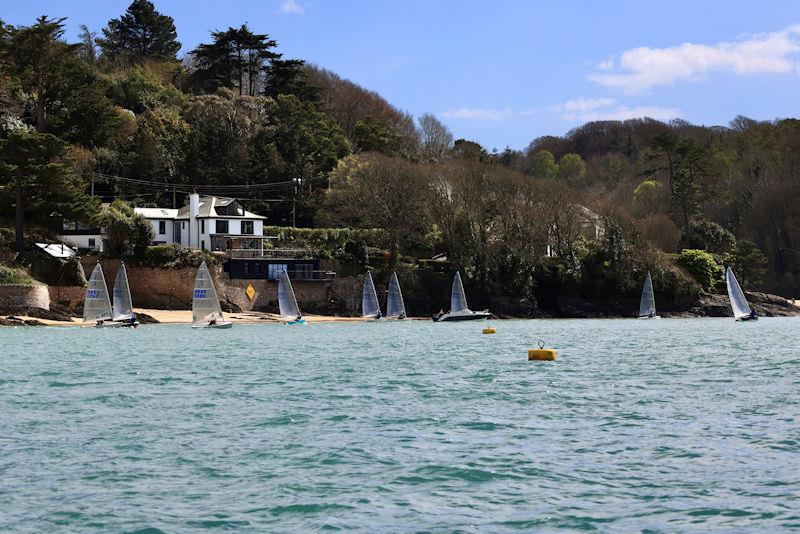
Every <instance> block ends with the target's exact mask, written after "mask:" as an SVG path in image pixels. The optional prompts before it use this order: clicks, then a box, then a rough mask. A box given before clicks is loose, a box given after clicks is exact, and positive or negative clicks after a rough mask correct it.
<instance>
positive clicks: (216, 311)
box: [192, 262, 233, 328]
mask: <svg viewBox="0 0 800 534" xmlns="http://www.w3.org/2000/svg"><path fill="white" fill-rule="evenodd" d="M232 326H233V323H232V322H230V321H226V320H225V319H224V317H223V315H222V307H221V306H220V305H219V297H218V296H217V290H216V288H215V287H214V281H213V280H212V279H211V273H210V272H209V270H208V266H207V265H206V262H203V263H201V264H200V268H199V269H197V275H196V276H195V277H194V291H193V292H192V328H231V327H232Z"/></svg>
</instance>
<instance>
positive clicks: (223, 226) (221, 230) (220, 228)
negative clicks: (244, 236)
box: [217, 221, 228, 234]
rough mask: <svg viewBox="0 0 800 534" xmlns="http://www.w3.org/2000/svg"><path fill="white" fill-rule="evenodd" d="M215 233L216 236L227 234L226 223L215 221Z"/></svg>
mask: <svg viewBox="0 0 800 534" xmlns="http://www.w3.org/2000/svg"><path fill="white" fill-rule="evenodd" d="M217 233H218V234H227V233H228V221H217Z"/></svg>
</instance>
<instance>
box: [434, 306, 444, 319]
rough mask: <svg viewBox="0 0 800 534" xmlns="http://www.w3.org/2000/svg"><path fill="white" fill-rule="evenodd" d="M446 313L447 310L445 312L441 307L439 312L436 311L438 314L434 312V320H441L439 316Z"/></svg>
mask: <svg viewBox="0 0 800 534" xmlns="http://www.w3.org/2000/svg"><path fill="white" fill-rule="evenodd" d="M444 313H445V312H444V308H439V313H436V314H434V315H433V320H434V321H438V320H439V317H441V316H442V315H444Z"/></svg>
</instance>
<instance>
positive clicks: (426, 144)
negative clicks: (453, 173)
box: [417, 113, 453, 162]
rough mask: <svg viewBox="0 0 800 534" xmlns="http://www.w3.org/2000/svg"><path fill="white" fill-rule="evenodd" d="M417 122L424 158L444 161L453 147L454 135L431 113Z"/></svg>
mask: <svg viewBox="0 0 800 534" xmlns="http://www.w3.org/2000/svg"><path fill="white" fill-rule="evenodd" d="M417 122H418V123H419V130H420V136H421V138H422V155H423V157H424V158H425V159H427V160H428V161H435V162H440V161H442V160H443V159H444V158H445V156H446V155H447V153H448V152H449V151H450V149H451V147H452V146H453V134H452V133H450V130H448V129H447V126H445V125H444V124H442V122H441V121H440V120H439V119H437V118H436V117H435V116H434V115H432V114H430V113H425V114H424V115H422V116H421V117H420V118H419V119H417Z"/></svg>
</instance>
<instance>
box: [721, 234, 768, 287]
mask: <svg viewBox="0 0 800 534" xmlns="http://www.w3.org/2000/svg"><path fill="white" fill-rule="evenodd" d="M724 261H725V265H727V266H729V267H731V268H732V269H733V270H734V271H735V272H736V276H737V277H738V279H739V281H740V282H741V283H742V285H743V286H745V287H748V288H754V287H756V286H758V284H760V283H761V279H762V278H763V276H764V274H765V273H766V271H767V270H766V266H767V263H768V262H767V258H766V256H764V253H763V252H761V250H759V248H758V247H757V246H756V244H755V243H753V242H752V241H747V240H744V239H743V240H741V241H739V242H738V243H736V246H735V247H734V248H733V250H731V252H729V253H728V254H725V258H724Z"/></svg>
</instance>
